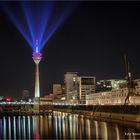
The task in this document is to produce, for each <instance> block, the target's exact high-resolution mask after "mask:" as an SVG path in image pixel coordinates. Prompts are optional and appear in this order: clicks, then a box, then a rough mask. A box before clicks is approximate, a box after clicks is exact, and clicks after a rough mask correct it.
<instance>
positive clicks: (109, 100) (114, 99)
mask: <svg viewBox="0 0 140 140" xmlns="http://www.w3.org/2000/svg"><path fill="white" fill-rule="evenodd" d="M135 82H136V83H137V86H136V88H135V93H136V95H135V96H131V99H130V104H133V105H140V79H138V80H135ZM121 85H124V83H122V84H121ZM127 95H128V87H125V86H120V88H119V89H118V88H116V90H115V89H113V90H111V91H103V92H99V93H94V94H89V95H86V104H87V105H124V103H125V99H126V97H127ZM137 95H138V96H137Z"/></svg>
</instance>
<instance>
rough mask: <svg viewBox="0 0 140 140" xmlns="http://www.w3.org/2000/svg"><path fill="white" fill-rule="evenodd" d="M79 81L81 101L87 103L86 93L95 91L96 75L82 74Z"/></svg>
mask: <svg viewBox="0 0 140 140" xmlns="http://www.w3.org/2000/svg"><path fill="white" fill-rule="evenodd" d="M78 81H79V101H80V103H81V104H85V103H86V95H90V94H93V93H95V77H94V76H80V77H79V78H78Z"/></svg>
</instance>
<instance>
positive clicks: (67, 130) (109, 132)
mask: <svg viewBox="0 0 140 140" xmlns="http://www.w3.org/2000/svg"><path fill="white" fill-rule="evenodd" d="M0 139H105V140H107V139H115V140H119V139H140V125H139V124H125V123H112V122H104V121H96V120H91V119H87V118H84V117H82V116H78V115H76V114H75V115H74V114H73V115H72V114H67V113H61V112H54V114H53V115H49V116H1V117H0Z"/></svg>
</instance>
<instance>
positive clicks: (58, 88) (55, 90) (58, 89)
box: [53, 84, 62, 95]
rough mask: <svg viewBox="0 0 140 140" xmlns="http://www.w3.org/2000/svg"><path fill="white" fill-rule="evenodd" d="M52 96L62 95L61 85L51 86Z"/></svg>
mask: <svg viewBox="0 0 140 140" xmlns="http://www.w3.org/2000/svg"><path fill="white" fill-rule="evenodd" d="M53 94H57V95H60V94H62V86H61V84H53Z"/></svg>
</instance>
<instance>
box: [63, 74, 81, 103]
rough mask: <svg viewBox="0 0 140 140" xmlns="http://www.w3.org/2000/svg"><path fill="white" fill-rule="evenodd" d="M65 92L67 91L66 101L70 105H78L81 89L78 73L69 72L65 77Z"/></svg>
mask: <svg viewBox="0 0 140 140" xmlns="http://www.w3.org/2000/svg"><path fill="white" fill-rule="evenodd" d="M64 83H65V91H66V100H67V102H69V103H77V102H78V99H79V97H78V95H79V91H78V90H79V88H78V86H79V85H78V84H79V83H78V73H77V72H67V73H66V74H65V75H64Z"/></svg>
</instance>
